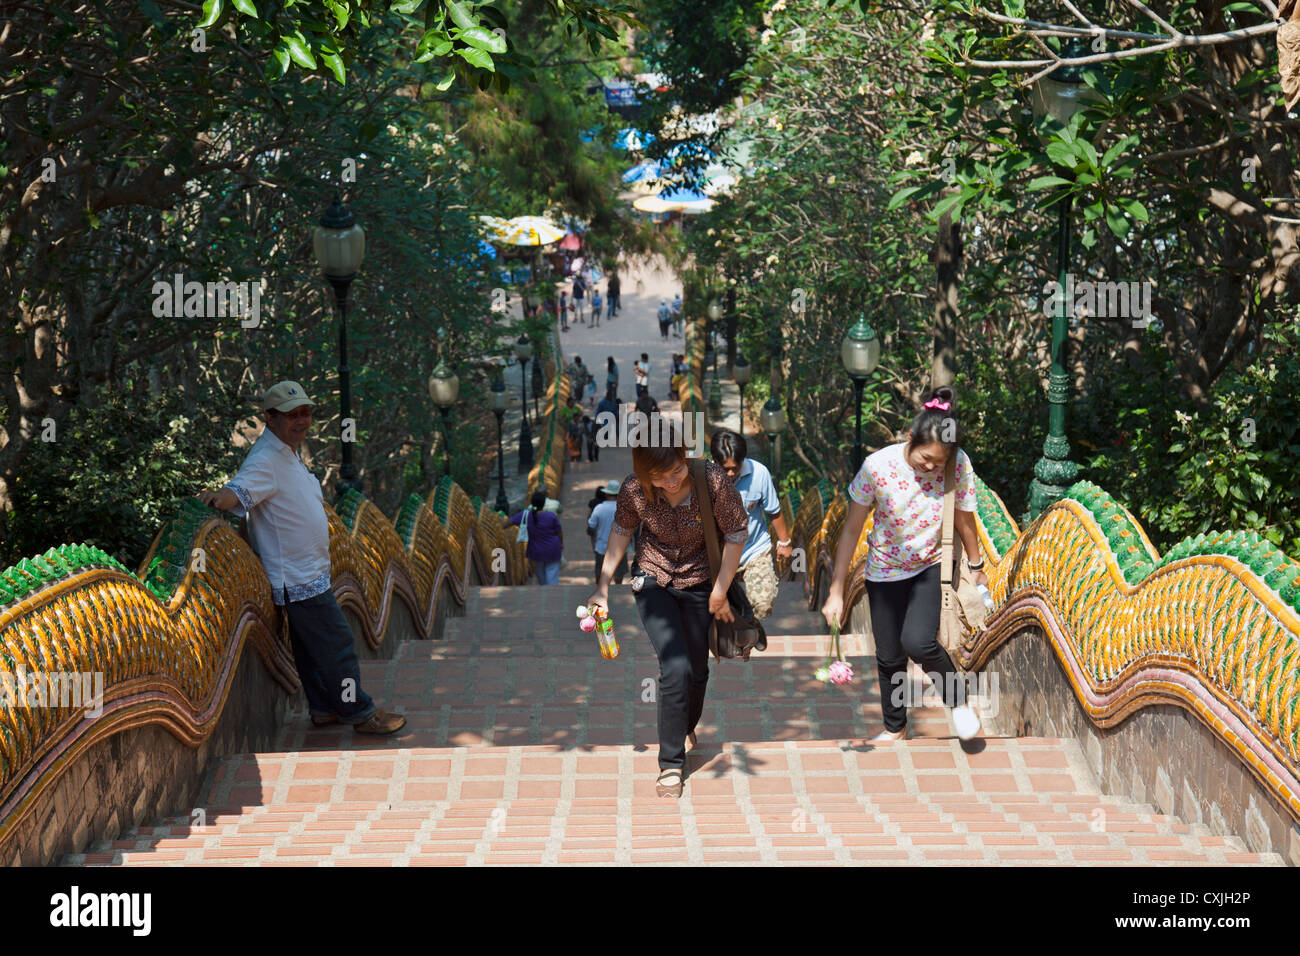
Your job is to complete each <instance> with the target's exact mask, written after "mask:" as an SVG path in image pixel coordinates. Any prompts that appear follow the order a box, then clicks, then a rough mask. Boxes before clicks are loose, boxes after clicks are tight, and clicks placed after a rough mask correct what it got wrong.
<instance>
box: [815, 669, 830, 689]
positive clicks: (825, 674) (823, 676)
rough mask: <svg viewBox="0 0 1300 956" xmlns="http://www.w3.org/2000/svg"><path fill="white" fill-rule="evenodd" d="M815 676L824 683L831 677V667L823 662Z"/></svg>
mask: <svg viewBox="0 0 1300 956" xmlns="http://www.w3.org/2000/svg"><path fill="white" fill-rule="evenodd" d="M813 676H814V677H816V678H817V679H818V680H819V681H821V682H822V683H823V684H824V683H826V682H827V681H828V680H830V679H831V669H830V668H829V667H827V666H826V665H825V664H823V665H822V666H821V667H819V668H817V670H816V671H815V672H814V673H813Z"/></svg>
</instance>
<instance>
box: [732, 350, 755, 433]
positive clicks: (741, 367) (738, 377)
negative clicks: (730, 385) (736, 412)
mask: <svg viewBox="0 0 1300 956" xmlns="http://www.w3.org/2000/svg"><path fill="white" fill-rule="evenodd" d="M752 371H753V369H751V368H750V365H749V360H748V359H746V358H745V356H743V355H738V356H736V364H735V366H734V368H733V369H732V376H733V378H734V380H735V382H736V386H737V387H738V388H739V389H740V428H739V429H738V431H739V432H740V434H742V435H743V434H745V386H746V385H748V384H749V376H750V374H751V372H752Z"/></svg>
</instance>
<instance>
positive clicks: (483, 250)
mask: <svg viewBox="0 0 1300 956" xmlns="http://www.w3.org/2000/svg"><path fill="white" fill-rule="evenodd" d="M478 251H479V253H480V254H481V255H482V256H483V258H485V259H495V258H496V257H497V247H496V246H494V245H492V243H490V242H488V241H487V240H486V239H480V240H479V241H478Z"/></svg>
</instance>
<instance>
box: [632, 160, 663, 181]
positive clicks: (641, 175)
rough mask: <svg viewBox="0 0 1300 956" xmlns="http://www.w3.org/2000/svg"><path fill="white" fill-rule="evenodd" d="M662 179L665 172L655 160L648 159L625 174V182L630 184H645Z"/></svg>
mask: <svg viewBox="0 0 1300 956" xmlns="http://www.w3.org/2000/svg"><path fill="white" fill-rule="evenodd" d="M662 178H663V171H662V170H661V169H660V168H659V164H658V163H656V162H655V161H654V160H653V159H647V160H646V161H645V162H643V163H637V164H636V165H635V166H633V167H632V168H631V169H628V170H626V171H624V173H623V182H625V183H628V184H631V183H643V182H647V181H649V180H651V179H662Z"/></svg>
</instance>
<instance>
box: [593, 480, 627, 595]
mask: <svg viewBox="0 0 1300 956" xmlns="http://www.w3.org/2000/svg"><path fill="white" fill-rule="evenodd" d="M619 487H620V485H619V483H618V482H617V481H615V480H614V479H612V478H611V479H610V480H609V482H608V483H607V484H606V485H605V487H603V488H598V489H597V490H596V498H597V500H598V503H597V505H596V507H594V508H592V509H591V517H590V518H588V519H587V534H589V535H591V543H592V549H593V550H594V551H595V553H596V580H597V582H599V581H600V568H601V565H603V564H604V563H605V549H606V548H607V547H608V546H609V529H610V528H611V527H613V525H614V512H615V511H617V510H618V507H617V502H615V501H614V499H615V498H617V497H618V490H619ZM626 573H627V556H626V555H624V556H623V559H622V560H621V561H619V562H618V567H617V568H615V569H614V577H613V581H614V583H615V584H622V583H623V575H625V574H626Z"/></svg>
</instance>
